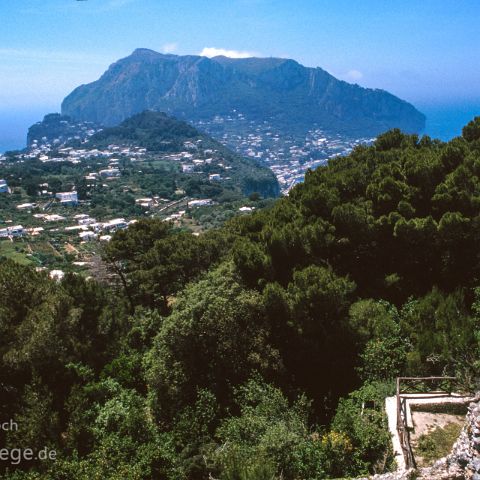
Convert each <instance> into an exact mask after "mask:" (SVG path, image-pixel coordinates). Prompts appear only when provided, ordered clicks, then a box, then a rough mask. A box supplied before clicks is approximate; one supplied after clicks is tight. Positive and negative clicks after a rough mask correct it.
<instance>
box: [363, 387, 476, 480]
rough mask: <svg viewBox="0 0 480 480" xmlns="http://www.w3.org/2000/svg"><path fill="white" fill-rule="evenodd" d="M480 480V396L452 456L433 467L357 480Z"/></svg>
mask: <svg viewBox="0 0 480 480" xmlns="http://www.w3.org/2000/svg"><path fill="white" fill-rule="evenodd" d="M373 479H374V480H413V479H418V480H420V479H422V480H480V393H479V394H478V395H477V397H476V401H475V402H472V403H471V404H470V406H469V407H468V414H467V417H466V423H465V426H464V427H463V429H462V432H461V433H460V436H459V437H458V440H457V441H456V442H455V444H454V446H453V448H452V451H451V453H450V454H449V455H448V456H447V457H445V458H442V459H440V460H438V461H437V462H436V463H435V464H434V465H433V466H431V467H427V468H421V469H418V470H407V471H398V472H393V473H386V474H383V475H375V476H373V477H370V479H367V478H362V479H358V480H373Z"/></svg>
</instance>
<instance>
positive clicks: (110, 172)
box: [98, 168, 121, 178]
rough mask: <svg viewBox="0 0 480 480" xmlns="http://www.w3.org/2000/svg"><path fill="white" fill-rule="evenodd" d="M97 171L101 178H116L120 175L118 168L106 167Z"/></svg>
mask: <svg viewBox="0 0 480 480" xmlns="http://www.w3.org/2000/svg"><path fill="white" fill-rule="evenodd" d="M98 173H99V174H100V176H101V177H102V178H118V177H119V176H120V175H121V174H120V170H119V169H118V168H107V169H106V170H100V171H99V172H98Z"/></svg>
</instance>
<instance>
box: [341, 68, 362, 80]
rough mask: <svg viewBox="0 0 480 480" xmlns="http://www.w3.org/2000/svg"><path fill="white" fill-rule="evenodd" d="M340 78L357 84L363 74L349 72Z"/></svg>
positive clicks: (358, 71) (353, 71) (354, 71)
mask: <svg viewBox="0 0 480 480" xmlns="http://www.w3.org/2000/svg"><path fill="white" fill-rule="evenodd" d="M342 78H343V79H344V80H346V81H347V82H358V81H359V80H361V79H362V78H363V73H362V72H360V70H349V71H348V72H347V73H345V74H344V75H342Z"/></svg>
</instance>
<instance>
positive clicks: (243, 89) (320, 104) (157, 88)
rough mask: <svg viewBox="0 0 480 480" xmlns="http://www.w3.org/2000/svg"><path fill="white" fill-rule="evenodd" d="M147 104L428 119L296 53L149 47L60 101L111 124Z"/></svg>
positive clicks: (409, 125)
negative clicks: (250, 54) (305, 62)
mask: <svg viewBox="0 0 480 480" xmlns="http://www.w3.org/2000/svg"><path fill="white" fill-rule="evenodd" d="M144 110H158V111H165V112H167V113H170V114H172V115H175V116H176V117H178V118H182V119H188V120H190V121H197V120H212V119H213V118H214V117H215V116H216V115H221V116H223V115H229V114H230V113H231V112H233V111H237V112H241V113H242V114H244V115H247V116H248V117H249V118H252V119H253V120H262V119H268V120H269V121H271V122H272V123H273V124H275V125H276V126H277V127H279V128H282V129H285V130H291V129H294V130H298V131H303V130H305V131H306V130H308V129H309V128H311V127H312V126H313V125H317V126H319V127H321V128H323V129H326V130H328V131H331V132H336V133H343V134H349V135H357V136H361V135H371V136H373V135H377V134H378V133H380V132H382V131H385V130H388V129H390V128H393V127H398V128H401V129H402V130H405V131H407V132H419V131H421V130H422V129H423V128H424V126H425V116H424V115H423V114H422V113H420V112H419V111H417V110H416V109H415V107H413V106H412V105H411V104H409V103H407V102H405V101H403V100H401V99H399V98H397V97H395V96H394V95H392V94H390V93H388V92H386V91H383V90H373V89H367V88H362V87H360V86H358V85H352V84H349V83H346V82H343V81H340V80H338V79H336V78H335V77H333V76H332V75H330V74H329V73H327V72H326V71H325V70H322V69H321V68H307V67H304V66H302V65H300V64H299V63H298V62H296V61H294V60H289V59H281V58H246V59H232V58H226V57H215V58H207V57H200V56H193V55H188V56H177V55H163V54H160V53H157V52H154V51H152V50H147V49H137V50H135V51H134V52H133V54H132V55H130V56H128V57H126V58H124V59H121V60H119V61H118V62H116V63H114V64H113V65H111V66H110V67H109V69H108V70H107V71H106V72H105V73H104V74H103V75H102V76H101V78H100V79H99V80H97V81H95V82H93V83H90V84H88V85H81V86H80V87H78V88H76V89H75V90H74V91H73V92H72V93H71V94H70V95H68V96H67V97H66V98H65V99H64V101H63V103H62V113H63V114H65V115H69V116H71V117H73V118H75V119H77V120H88V121H93V122H97V123H101V124H105V125H110V126H111V125H116V124H118V123H120V122H121V121H123V120H125V119H126V118H128V117H130V116H131V115H133V114H135V113H139V112H141V111H144Z"/></svg>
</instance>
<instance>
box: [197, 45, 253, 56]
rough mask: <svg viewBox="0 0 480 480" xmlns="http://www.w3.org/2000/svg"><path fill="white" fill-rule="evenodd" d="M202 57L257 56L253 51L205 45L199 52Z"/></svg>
mask: <svg viewBox="0 0 480 480" xmlns="http://www.w3.org/2000/svg"><path fill="white" fill-rule="evenodd" d="M199 55H200V56H202V57H210V58H212V57H218V56H220V55H222V56H224V57H230V58H250V57H255V56H258V54H257V53H255V52H241V51H238V50H226V49H225V48H215V47H205V48H204V49H203V50H202V51H201V52H200V53H199Z"/></svg>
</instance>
